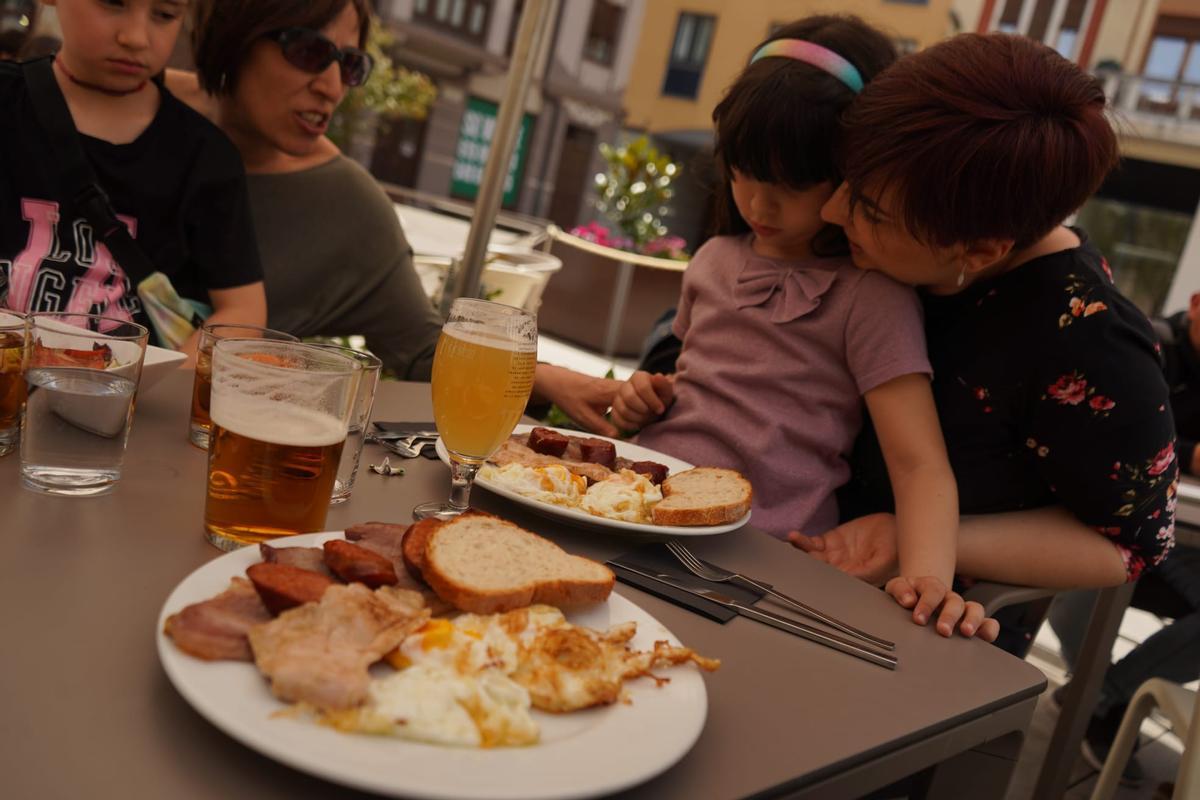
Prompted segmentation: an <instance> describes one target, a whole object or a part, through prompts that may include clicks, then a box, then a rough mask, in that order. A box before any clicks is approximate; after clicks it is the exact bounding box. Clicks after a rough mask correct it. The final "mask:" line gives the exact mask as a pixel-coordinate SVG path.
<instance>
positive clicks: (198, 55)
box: [192, 0, 371, 94]
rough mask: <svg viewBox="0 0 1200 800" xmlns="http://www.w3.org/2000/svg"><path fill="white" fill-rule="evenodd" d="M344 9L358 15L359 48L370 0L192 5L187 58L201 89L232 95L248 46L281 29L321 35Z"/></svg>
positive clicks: (200, 1) (237, 0) (221, 0)
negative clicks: (191, 59) (190, 57)
mask: <svg viewBox="0 0 1200 800" xmlns="http://www.w3.org/2000/svg"><path fill="white" fill-rule="evenodd" d="M348 5H352V6H354V10H355V11H357V12H358V46H359V47H366V44H367V32H368V31H369V30H370V27H371V6H370V2H369V0H196V3H195V11H194V17H193V21H192V53H193V56H194V58H195V61H196V72H197V74H198V75H199V78H200V86H201V88H203V89H204V91H206V92H208V93H209V94H218V93H228V92H231V91H233V87H234V86H235V85H236V84H237V78H238V73H239V72H240V70H241V67H242V63H243V62H244V60H245V58H246V54H247V53H248V52H249V51H250V46H251V45H252V44H254V43H255V42H256V41H258V40H259V39H260V38H262V37H263V36H265V35H266V34H268V33H270V32H271V31H276V30H279V29H280V28H293V27H295V28H312V29H313V30H320V29H322V28H324V27H325V26H326V25H328V24H329V23H330V22H333V20H334V19H336V18H337V16H338V14H341V13H342V10H343V9H345V8H346V6H348Z"/></svg>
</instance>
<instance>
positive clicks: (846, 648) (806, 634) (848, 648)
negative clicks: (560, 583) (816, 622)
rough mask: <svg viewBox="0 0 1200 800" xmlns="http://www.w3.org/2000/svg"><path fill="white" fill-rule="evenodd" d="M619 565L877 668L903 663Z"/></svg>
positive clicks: (724, 598)
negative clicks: (859, 659) (867, 662)
mask: <svg viewBox="0 0 1200 800" xmlns="http://www.w3.org/2000/svg"><path fill="white" fill-rule="evenodd" d="M616 566H617V567H618V568H619V569H623V570H627V571H629V572H632V573H634V574H635V575H641V576H642V577H643V578H649V579H650V580H654V581H657V582H659V583H661V584H663V585H665V586H670V587H672V588H675V589H678V590H679V591H681V592H686V593H688V594H690V595H694V596H695V597H700V598H703V599H705V600H708V601H710V602H713V603H716V604H717V605H719V606H724V607H725V608H728V609H731V610H733V611H735V612H737V614H738V615H739V616H742V617H746V618H747V619H752V620H755V621H756V622H761V623H763V624H764V625H770V626H771V627H772V628H776V629H778V630H781V631H785V632H787V633H790V634H792V635H793V636H799V637H800V638H802V639H808V640H809V641H811V642H816V643H817V644H821V645H824V646H826V647H829V648H832V649H834V650H837V651H839V652H842V653H846V654H848V655H852V656H854V657H855V658H861V659H862V660H863V661H869V662H870V663H872V664H875V665H877V666H880V667H884V668H886V669H895V668H896V665H897V664H898V663H899V661H898V660H897V659H896V657H895V656H890V655H887V654H885V653H877V652H876V651H874V650H872V649H870V648H868V647H865V646H863V645H860V644H857V643H855V642H853V641H851V640H849V639H843V638H842V637H840V636H837V635H835V634H832V633H825V632H824V631H820V630H817V629H816V628H814V627H812V626H810V625H805V624H804V623H803V622H798V621H796V620H793V619H789V618H788V617H785V616H783V615H781V614H775V613H773V612H771V611H763V610H762V609H760V608H755V607H753V606H748V605H745V604H744V603H739V602H738V601H737V600H734V599H733V598H732V597H729V596H728V595H724V594H721V593H720V592H715V591H713V590H712V589H698V588H695V587H692V586H688V585H686V584H683V583H680V582H679V581H678V580H676V579H675V577H674V576H672V575H667V574H666V573H663V572H645V571H643V570H640V569H638V568H636V567H631V566H629V565H627V564H617V565H616Z"/></svg>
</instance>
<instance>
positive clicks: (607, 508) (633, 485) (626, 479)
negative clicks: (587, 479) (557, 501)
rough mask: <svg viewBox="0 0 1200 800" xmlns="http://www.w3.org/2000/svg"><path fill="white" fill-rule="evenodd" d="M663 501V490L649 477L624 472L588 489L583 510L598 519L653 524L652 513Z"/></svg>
mask: <svg viewBox="0 0 1200 800" xmlns="http://www.w3.org/2000/svg"><path fill="white" fill-rule="evenodd" d="M661 500H662V490H661V489H659V487H657V486H655V485H654V484H653V483H652V482H651V481H650V479H649V478H647V477H646V476H645V475H642V474H641V473H638V472H634V471H633V470H628V469H623V470H621V471H620V472H616V473H614V474H613V475H612V477H610V478H606V479H605V480H602V481H597V482H596V483H593V484H592V485H591V486H589V487H588V490H587V493H586V494H585V495H584V496H583V500H582V501H581V502H580V507H581V508H582V509H583V510H584V511H587V512H588V513H591V514H595V515H596V516H598V517H608V518H609V519H619V520H624V521H625V522H650V521H651V516H650V512H651V510H652V509H653V508H654V506H655V505H657V504H658V503H659V501H661Z"/></svg>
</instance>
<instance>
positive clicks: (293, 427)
mask: <svg viewBox="0 0 1200 800" xmlns="http://www.w3.org/2000/svg"><path fill="white" fill-rule="evenodd" d="M361 373H362V368H361V367H360V366H359V364H358V362H356V361H355V360H354V359H352V358H349V357H347V356H344V355H342V354H340V353H337V352H335V351H333V350H329V349H327V348H322V347H313V346H311V345H305V344H298V343H294V342H278V341H270V340H266V339H222V340H221V341H218V342H217V343H216V346H215V347H214V348H213V360H212V404H211V406H210V411H211V414H212V434H211V441H210V443H209V447H208V490H207V499H206V502H205V506H204V528H205V536H206V537H207V539H208V541H209V542H211V543H212V544H214V545H216V546H217V547H219V548H221V549H222V550H233V549H236V548H238V547H241V546H242V545H246V544H256V543H258V542H264V541H269V540H271V539H273V538H275V537H279V536H290V535H291V534H294V533H312V532H314V531H319V530H323V529H324V527H325V514H326V512H327V511H328V510H329V497H330V495H331V493H332V492H333V482H334V480H335V479H336V477H337V469H338V461H339V459H340V458H341V455H342V446H343V444H344V442H345V441H346V430H347V425H348V422H349V419H350V413H351V411H352V410H353V405H354V396H355V392H356V391H357V390H358V381H359V377H360V375H361Z"/></svg>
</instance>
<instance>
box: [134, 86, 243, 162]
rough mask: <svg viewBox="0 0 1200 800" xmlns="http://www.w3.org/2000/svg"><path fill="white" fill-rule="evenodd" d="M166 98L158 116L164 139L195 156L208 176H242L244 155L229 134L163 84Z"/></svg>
mask: <svg viewBox="0 0 1200 800" xmlns="http://www.w3.org/2000/svg"><path fill="white" fill-rule="evenodd" d="M159 92H160V94H161V97H162V101H161V103H160V104H159V108H158V113H157V114H156V117H158V118H159V120H160V122H161V123H162V124H163V126H164V128H165V136H164V137H163V142H164V145H163V146H165V147H170V148H172V149H173V150H175V151H176V152H177V153H179V154H180V155H181V157H189V156H190V157H191V158H192V159H193V160H194V161H195V163H196V166H197V169H198V170H199V171H200V172H201V174H203V175H204V176H205V177H206V178H209V179H213V180H229V179H234V178H242V177H244V175H245V169H244V168H243V166H242V155H241V153H239V152H238V149H237V147H235V146H234V144H233V142H232V141H230V139H229V137H228V136H226V135H225V133H224V132H223V131H222V130H221V129H220V128H218V127H217V126H216V125H215V124H213V122H212V120H210V119H208V117H206V116H204V115H203V114H201V113H200V112H199V111H196V110H195V109H193V108H192V107H191V106H189V105H188V104H187V103H185V102H183V101H182V100H180V99H179V98H178V97H176V96H175V95H174V94H172V93H171V91H170V90H169V89H167V88H166V87H164V86H159Z"/></svg>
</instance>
